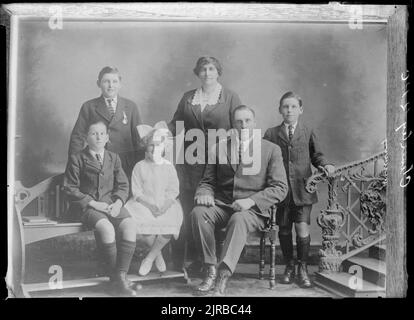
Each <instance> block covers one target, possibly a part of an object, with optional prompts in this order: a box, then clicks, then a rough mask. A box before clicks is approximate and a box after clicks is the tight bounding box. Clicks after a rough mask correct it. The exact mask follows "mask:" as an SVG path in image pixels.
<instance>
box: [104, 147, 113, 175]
mask: <svg viewBox="0 0 414 320" xmlns="http://www.w3.org/2000/svg"><path fill="white" fill-rule="evenodd" d="M111 162H112V158H111V156H110V155H109V153H108V151H106V150H105V153H104V160H103V166H102V171H104V172H105V171H107V169H109V168H110V166H111Z"/></svg>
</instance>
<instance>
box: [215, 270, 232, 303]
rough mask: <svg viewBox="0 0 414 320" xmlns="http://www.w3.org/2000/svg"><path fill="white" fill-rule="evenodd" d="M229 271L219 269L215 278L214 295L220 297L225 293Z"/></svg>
mask: <svg viewBox="0 0 414 320" xmlns="http://www.w3.org/2000/svg"><path fill="white" fill-rule="evenodd" d="M230 276H231V273H230V272H229V271H228V270H220V272H219V276H218V278H217V282H216V287H215V288H214V294H213V295H214V296H216V297H221V296H225V295H226V287H227V281H228V280H229V278H230Z"/></svg>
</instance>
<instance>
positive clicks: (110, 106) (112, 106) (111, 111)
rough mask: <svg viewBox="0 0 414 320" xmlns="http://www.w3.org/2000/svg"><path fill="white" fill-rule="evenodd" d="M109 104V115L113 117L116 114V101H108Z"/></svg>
mask: <svg viewBox="0 0 414 320" xmlns="http://www.w3.org/2000/svg"><path fill="white" fill-rule="evenodd" d="M107 102H108V111H109V114H110V115H111V117H113V116H114V114H115V106H114V104H115V101H114V99H108V100H107Z"/></svg>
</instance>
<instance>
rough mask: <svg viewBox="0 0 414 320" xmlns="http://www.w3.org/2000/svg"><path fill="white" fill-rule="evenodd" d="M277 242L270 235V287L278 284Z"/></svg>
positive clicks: (272, 287)
mask: <svg viewBox="0 0 414 320" xmlns="http://www.w3.org/2000/svg"><path fill="white" fill-rule="evenodd" d="M275 265H276V242H275V241H274V239H273V238H272V237H270V272H269V285H270V289H274V287H275V286H276V273H275Z"/></svg>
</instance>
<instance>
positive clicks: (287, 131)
mask: <svg viewBox="0 0 414 320" xmlns="http://www.w3.org/2000/svg"><path fill="white" fill-rule="evenodd" d="M283 124H284V125H285V129H286V133H287V134H288V135H289V126H290V124H288V123H285V122H283ZM297 125H298V122H297V121H296V122H295V123H293V124H292V127H293V132H295V130H296V126H297Z"/></svg>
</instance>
